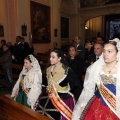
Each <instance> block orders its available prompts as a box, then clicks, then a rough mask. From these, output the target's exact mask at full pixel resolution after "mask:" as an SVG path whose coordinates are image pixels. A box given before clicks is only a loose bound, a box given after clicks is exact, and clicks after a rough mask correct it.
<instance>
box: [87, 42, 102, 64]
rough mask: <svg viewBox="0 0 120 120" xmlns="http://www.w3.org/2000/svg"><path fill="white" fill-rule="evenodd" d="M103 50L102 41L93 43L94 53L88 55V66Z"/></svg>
mask: <svg viewBox="0 0 120 120" xmlns="http://www.w3.org/2000/svg"><path fill="white" fill-rule="evenodd" d="M102 52H103V44H102V43H99V42H98V43H95V44H94V54H92V55H90V56H89V57H88V66H90V65H91V64H93V63H94V62H95V61H96V60H98V59H99V57H100V55H101V54H102Z"/></svg>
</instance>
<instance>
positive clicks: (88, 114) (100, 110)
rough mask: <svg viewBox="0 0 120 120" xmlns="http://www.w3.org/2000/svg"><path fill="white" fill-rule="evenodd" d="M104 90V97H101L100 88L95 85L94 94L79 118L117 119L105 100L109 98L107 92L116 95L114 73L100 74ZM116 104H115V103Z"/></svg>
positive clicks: (96, 119) (85, 119)
mask: <svg viewBox="0 0 120 120" xmlns="http://www.w3.org/2000/svg"><path fill="white" fill-rule="evenodd" d="M100 77H101V81H102V83H103V86H104V87H105V89H106V90H107V91H106V92H105V97H106V99H104V98H103V96H102V94H101V91H100V89H99V88H98V87H97V86H96V90H95V95H94V96H93V97H92V99H91V100H90V101H89V103H88V104H87V106H86V107H85V109H84V111H83V113H82V115H81V118H80V120H119V119H118V117H117V116H116V114H115V113H114V112H113V111H112V110H111V109H110V107H108V104H107V103H106V101H107V100H108V99H109V97H108V96H107V92H110V93H112V94H113V96H115V95H116V74H112V75H110V74H104V73H101V75H100ZM115 105H116V104H115Z"/></svg>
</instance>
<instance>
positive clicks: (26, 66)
mask: <svg viewBox="0 0 120 120" xmlns="http://www.w3.org/2000/svg"><path fill="white" fill-rule="evenodd" d="M24 67H25V68H26V69H30V68H31V67H32V66H31V63H30V61H29V60H27V59H25V60H24Z"/></svg>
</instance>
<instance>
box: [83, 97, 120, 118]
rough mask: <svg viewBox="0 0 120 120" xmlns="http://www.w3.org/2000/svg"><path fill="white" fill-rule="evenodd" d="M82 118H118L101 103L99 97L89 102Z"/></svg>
mask: <svg viewBox="0 0 120 120" xmlns="http://www.w3.org/2000/svg"><path fill="white" fill-rule="evenodd" d="M82 120H119V119H118V117H117V116H116V115H115V114H114V113H113V112H112V111H111V110H110V109H109V107H108V106H107V105H106V106H103V105H102V100H101V99H99V98H97V97H96V98H95V99H93V101H92V102H91V103H90V104H89V106H88V108H87V110H86V112H85V115H84V117H83V119H82Z"/></svg>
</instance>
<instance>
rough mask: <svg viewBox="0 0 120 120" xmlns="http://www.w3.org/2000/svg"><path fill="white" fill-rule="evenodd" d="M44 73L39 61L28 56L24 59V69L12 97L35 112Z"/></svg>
mask: <svg viewBox="0 0 120 120" xmlns="http://www.w3.org/2000/svg"><path fill="white" fill-rule="evenodd" d="M41 84H42V73H41V68H40V65H39V63H38V61H37V59H36V58H35V57H34V56H33V55H28V56H27V57H26V58H25V59H24V67H23V70H22V71H21V73H20V75H19V79H18V80H17V82H16V84H15V86H14V88H13V91H12V95H11V97H12V98H14V99H15V101H17V102H19V103H21V104H23V105H25V106H27V107H29V108H31V109H33V110H35V108H36V101H37V99H38V98H39V95H40V94H41Z"/></svg>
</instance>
